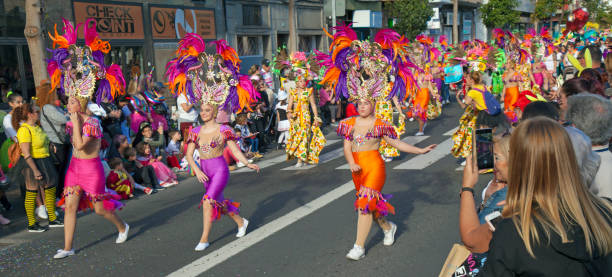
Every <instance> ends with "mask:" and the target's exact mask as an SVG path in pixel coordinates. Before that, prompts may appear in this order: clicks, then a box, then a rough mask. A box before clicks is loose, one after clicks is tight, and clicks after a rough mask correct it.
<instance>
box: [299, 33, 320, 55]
mask: <svg viewBox="0 0 612 277" xmlns="http://www.w3.org/2000/svg"><path fill="white" fill-rule="evenodd" d="M298 41H299V45H298V49H299V50H300V51H304V52H310V51H311V50H313V49H315V48H316V47H315V45H314V44H315V40H314V36H299V39H298Z"/></svg>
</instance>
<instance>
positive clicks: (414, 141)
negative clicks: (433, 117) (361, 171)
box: [336, 136, 429, 169]
mask: <svg viewBox="0 0 612 277" xmlns="http://www.w3.org/2000/svg"><path fill="white" fill-rule="evenodd" d="M428 138H429V136H407V137H405V138H403V139H402V141H403V142H405V143H408V144H412V145H415V144H417V143H419V142H421V141H424V140H426V139H428ZM336 169H349V166H348V164H344V165H341V166H339V167H336Z"/></svg>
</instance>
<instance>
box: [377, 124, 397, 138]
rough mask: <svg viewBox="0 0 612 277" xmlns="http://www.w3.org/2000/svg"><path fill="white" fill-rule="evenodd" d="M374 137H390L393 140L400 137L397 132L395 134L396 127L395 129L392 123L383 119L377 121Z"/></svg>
mask: <svg viewBox="0 0 612 277" xmlns="http://www.w3.org/2000/svg"><path fill="white" fill-rule="evenodd" d="M373 136H374V137H377V138H382V137H389V138H392V139H396V138H397V137H398V136H397V132H395V127H393V125H391V123H389V122H387V121H384V120H381V119H376V123H375V124H374V130H373Z"/></svg>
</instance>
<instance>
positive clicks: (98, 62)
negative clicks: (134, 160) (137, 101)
mask: <svg viewBox="0 0 612 277" xmlns="http://www.w3.org/2000/svg"><path fill="white" fill-rule="evenodd" d="M63 21H64V35H62V36H60V35H59V34H58V33H57V30H56V31H55V35H54V36H52V35H51V34H49V36H50V37H51V39H52V40H53V46H54V47H55V46H58V47H57V48H55V49H54V50H53V55H52V57H53V58H52V59H50V60H49V61H48V65H47V70H48V72H49V75H50V77H51V84H52V91H53V90H54V89H56V88H57V93H59V94H60V95H67V96H68V97H69V98H68V105H67V109H68V112H69V113H70V122H69V123H68V124H67V126H66V128H67V129H68V130H67V131H68V133H69V134H70V136H71V137H72V145H73V150H72V159H71V160H70V165H69V167H68V171H67V173H66V181H65V184H64V196H63V198H62V199H61V200H60V201H59V202H58V206H62V205H64V207H65V216H64V248H63V249H60V250H58V251H57V253H56V254H55V256H54V257H53V258H55V259H62V258H66V257H68V256H72V255H74V249H73V245H72V241H73V239H74V231H75V227H76V214H77V210H83V209H87V208H90V209H94V210H95V212H96V214H98V215H100V216H103V217H104V218H106V219H107V220H109V221H110V222H112V223H113V224H114V225H115V227H116V228H117V230H118V232H119V235H118V237H117V239H116V240H115V242H116V243H123V242H125V241H126V240H127V237H128V231H129V229H130V227H129V226H128V224H127V223H125V222H124V221H123V220H122V219H121V218H120V217H119V216H118V215H117V214H115V211H116V210H118V209H120V208H121V207H122V206H123V204H121V202H119V201H117V199H120V197H119V196H118V195H111V194H110V193H108V192H106V189H105V188H106V186H105V183H106V182H105V179H104V178H105V176H104V169H103V168H102V162H101V160H100V145H101V138H102V127H101V126H100V121H99V120H98V119H96V118H95V117H92V116H89V114H91V113H87V114H86V110H87V103H88V102H89V101H90V100H92V101H95V102H97V103H100V102H102V101H104V100H107V101H112V100H113V99H114V98H115V97H117V96H118V95H120V94H122V93H124V92H125V89H124V88H125V81H124V79H123V75H122V73H121V68H120V67H119V66H118V65H114V64H113V65H111V66H107V65H106V64H105V63H104V54H106V53H108V51H109V50H110V45H109V43H108V42H106V41H102V40H100V38H99V37H98V33H97V31H96V21H95V20H93V19H88V20H87V22H85V24H84V37H85V44H86V45H85V46H84V47H80V46H77V45H76V41H77V32H78V27H79V26H81V24H79V25H77V27H76V28H74V27H73V25H72V23H70V22H69V21H67V20H65V19H64V20H63ZM73 65H76V66H73Z"/></svg>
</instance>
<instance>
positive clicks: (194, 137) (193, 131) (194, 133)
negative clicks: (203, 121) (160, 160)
mask: <svg viewBox="0 0 612 277" xmlns="http://www.w3.org/2000/svg"><path fill="white" fill-rule="evenodd" d="M198 134H200V127H195V128H194V127H189V132H187V138H186V139H185V142H186V143H187V144H189V143H192V142H193V143H195V145H196V146H198V141H199V140H198Z"/></svg>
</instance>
